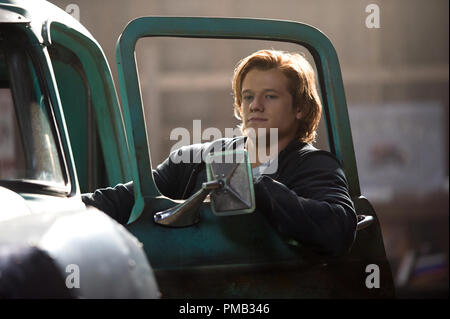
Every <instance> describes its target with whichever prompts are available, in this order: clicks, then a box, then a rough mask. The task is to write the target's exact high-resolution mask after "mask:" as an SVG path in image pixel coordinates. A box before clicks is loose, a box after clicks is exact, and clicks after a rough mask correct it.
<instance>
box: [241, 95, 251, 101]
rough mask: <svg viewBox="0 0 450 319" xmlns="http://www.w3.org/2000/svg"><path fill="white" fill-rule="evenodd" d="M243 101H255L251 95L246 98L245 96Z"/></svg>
mask: <svg viewBox="0 0 450 319" xmlns="http://www.w3.org/2000/svg"><path fill="white" fill-rule="evenodd" d="M243 99H244V101H247V102H248V101H251V100H252V99H253V96H251V95H246V96H244V97H243Z"/></svg>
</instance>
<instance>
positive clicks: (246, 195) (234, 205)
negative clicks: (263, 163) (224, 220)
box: [153, 150, 255, 227]
mask: <svg viewBox="0 0 450 319" xmlns="http://www.w3.org/2000/svg"><path fill="white" fill-rule="evenodd" d="M205 163H206V172H207V176H208V181H207V182H205V183H203V184H202V188H201V189H200V190H199V191H198V192H196V193H195V194H194V195H192V196H191V197H189V198H188V199H187V200H185V201H183V202H181V203H180V204H178V205H176V206H174V207H171V208H169V209H166V210H164V211H161V212H157V213H156V214H155V215H154V216H153V220H154V222H155V223H156V224H159V225H162V226H167V227H188V226H192V225H195V224H197V223H198V222H199V221H200V213H199V207H200V205H201V204H202V203H203V201H204V200H205V198H206V196H207V195H208V194H209V193H210V192H212V194H211V206H212V211H213V212H214V214H216V215H219V216H228V215H237V214H247V213H252V212H253V211H254V210H255V195H254V189H253V176H252V172H251V167H250V162H249V160H248V153H247V151H246V150H237V151H228V152H219V153H213V154H208V155H207V157H206V159H205Z"/></svg>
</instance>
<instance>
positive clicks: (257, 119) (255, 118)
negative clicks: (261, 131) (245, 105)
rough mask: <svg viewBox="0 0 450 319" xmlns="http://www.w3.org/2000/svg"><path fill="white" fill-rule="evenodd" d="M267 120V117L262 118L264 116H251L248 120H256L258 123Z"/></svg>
mask: <svg viewBox="0 0 450 319" xmlns="http://www.w3.org/2000/svg"><path fill="white" fill-rule="evenodd" d="M265 121H267V119H265V118H262V117H251V118H249V119H248V122H256V123H258V122H265Z"/></svg>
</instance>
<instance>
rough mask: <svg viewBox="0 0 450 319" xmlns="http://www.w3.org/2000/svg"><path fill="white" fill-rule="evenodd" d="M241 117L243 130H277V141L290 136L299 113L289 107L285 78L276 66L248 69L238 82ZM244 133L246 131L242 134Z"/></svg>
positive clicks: (291, 104)
mask: <svg viewBox="0 0 450 319" xmlns="http://www.w3.org/2000/svg"><path fill="white" fill-rule="evenodd" d="M241 94H242V102H241V118H242V127H243V131H244V134H245V132H246V129H248V128H253V129H254V130H255V132H257V131H258V128H265V129H266V130H267V133H266V135H268V133H269V129H270V128H277V129H278V141H279V142H280V141H281V140H287V141H290V140H291V139H293V138H294V137H295V135H296V133H297V130H298V120H299V119H300V118H301V114H300V112H299V110H298V107H297V108H294V107H293V101H292V95H291V93H290V92H289V90H288V78H287V77H286V76H285V75H284V74H283V73H282V72H281V71H280V70H279V69H277V68H273V69H269V70H259V69H252V70H250V71H249V72H248V73H247V75H246V76H245V78H244V80H243V82H242V92H241ZM245 135H247V134H245Z"/></svg>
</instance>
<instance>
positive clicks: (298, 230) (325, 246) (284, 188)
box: [83, 50, 357, 256]
mask: <svg viewBox="0 0 450 319" xmlns="http://www.w3.org/2000/svg"><path fill="white" fill-rule="evenodd" d="M233 93H234V98H235V103H234V113H235V116H236V117H237V118H239V119H241V120H242V124H241V130H242V132H243V135H244V137H237V138H224V139H220V140H216V141H213V142H211V143H205V144H196V145H190V146H187V147H182V148H180V149H179V150H176V151H174V152H172V154H171V155H170V156H169V158H167V159H166V160H165V161H164V162H163V163H162V164H160V165H159V166H158V167H157V169H156V170H154V171H153V174H154V178H155V183H156V185H157V186H158V189H159V190H160V192H161V193H162V194H163V195H165V196H167V197H170V198H173V199H186V198H188V197H189V196H191V195H192V194H194V193H195V192H196V191H198V190H199V189H200V187H201V185H202V183H203V182H205V181H206V172H205V165H204V163H203V162H201V161H198V160H195V159H199V158H204V154H205V152H210V151H211V150H214V151H217V150H230V149H236V148H238V147H242V146H243V147H245V148H246V149H247V151H248V152H249V154H250V159H251V166H252V170H253V177H254V188H255V200H256V213H260V214H264V215H265V216H266V217H267V218H268V219H269V221H270V222H271V223H272V225H273V226H274V227H275V228H276V229H277V231H279V232H280V233H281V234H282V235H284V236H287V237H289V238H292V239H295V240H297V241H298V242H299V243H301V244H302V245H303V246H306V247H309V248H310V249H312V250H313V251H315V252H317V253H319V254H323V255H329V256H338V255H341V254H343V253H345V252H347V251H348V250H349V248H350V247H351V245H352V243H353V241H354V238H355V233H356V223H357V222H356V214H355V211H354V207H353V203H352V201H351V199H350V196H349V193H348V185H347V181H346V178H345V175H344V172H343V170H342V168H341V165H340V163H339V162H338V160H337V159H336V158H335V157H334V155H332V154H331V153H329V152H326V151H321V150H317V149H316V148H314V147H313V146H312V145H311V144H310V143H312V142H314V140H315V137H316V130H317V127H318V124H319V120H320V115H321V102H320V99H319V95H318V92H317V88H316V83H315V75H314V71H313V69H312V67H311V66H310V65H309V63H308V62H307V61H306V59H305V58H304V57H302V56H301V55H299V54H291V53H286V52H281V51H274V50H262V51H258V52H255V53H253V54H252V55H250V56H248V57H246V58H245V59H243V60H242V61H240V62H239V64H238V66H237V68H236V70H235V73H234V77H233ZM261 129H262V130H261ZM270 129H272V131H271V130H270ZM273 129H276V130H275V133H276V135H275V136H276V140H275V142H273V138H272V141H271V137H274V135H273V133H274V131H273ZM261 132H263V134H261ZM264 132H265V134H264ZM274 144H275V145H274ZM273 146H275V149H277V151H276V152H275V154H272V153H271V154H270V155H271V156H270V157H269V160H268V161H267V158H266V156H265V155H267V152H266V151H265V150H268V149H269V148H270V147H272V148H273ZM261 149H262V150H263V152H259V151H260V150H261ZM186 152H187V154H186ZM262 154H263V155H264V156H262ZM186 155H188V156H186ZM182 158H183V159H186V158H188V159H190V160H189V161H187V162H186V161H183V160H181V159H182ZM263 159H264V160H263ZM274 161H275V162H276V170H269V169H267V168H269V167H272V168H273V166H271V165H269V164H271V163H273V162H274ZM83 201H84V202H85V204H87V205H93V206H96V207H97V208H99V209H101V210H103V211H104V212H105V213H107V214H108V215H110V216H111V217H113V218H115V219H116V220H118V221H119V222H121V223H124V224H125V223H126V222H127V221H128V218H129V216H130V213H131V209H132V207H133V204H134V192H133V185H132V182H130V183H128V184H125V185H121V184H119V185H117V186H116V187H115V188H106V189H100V190H97V191H96V192H95V193H93V194H86V195H83Z"/></svg>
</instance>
